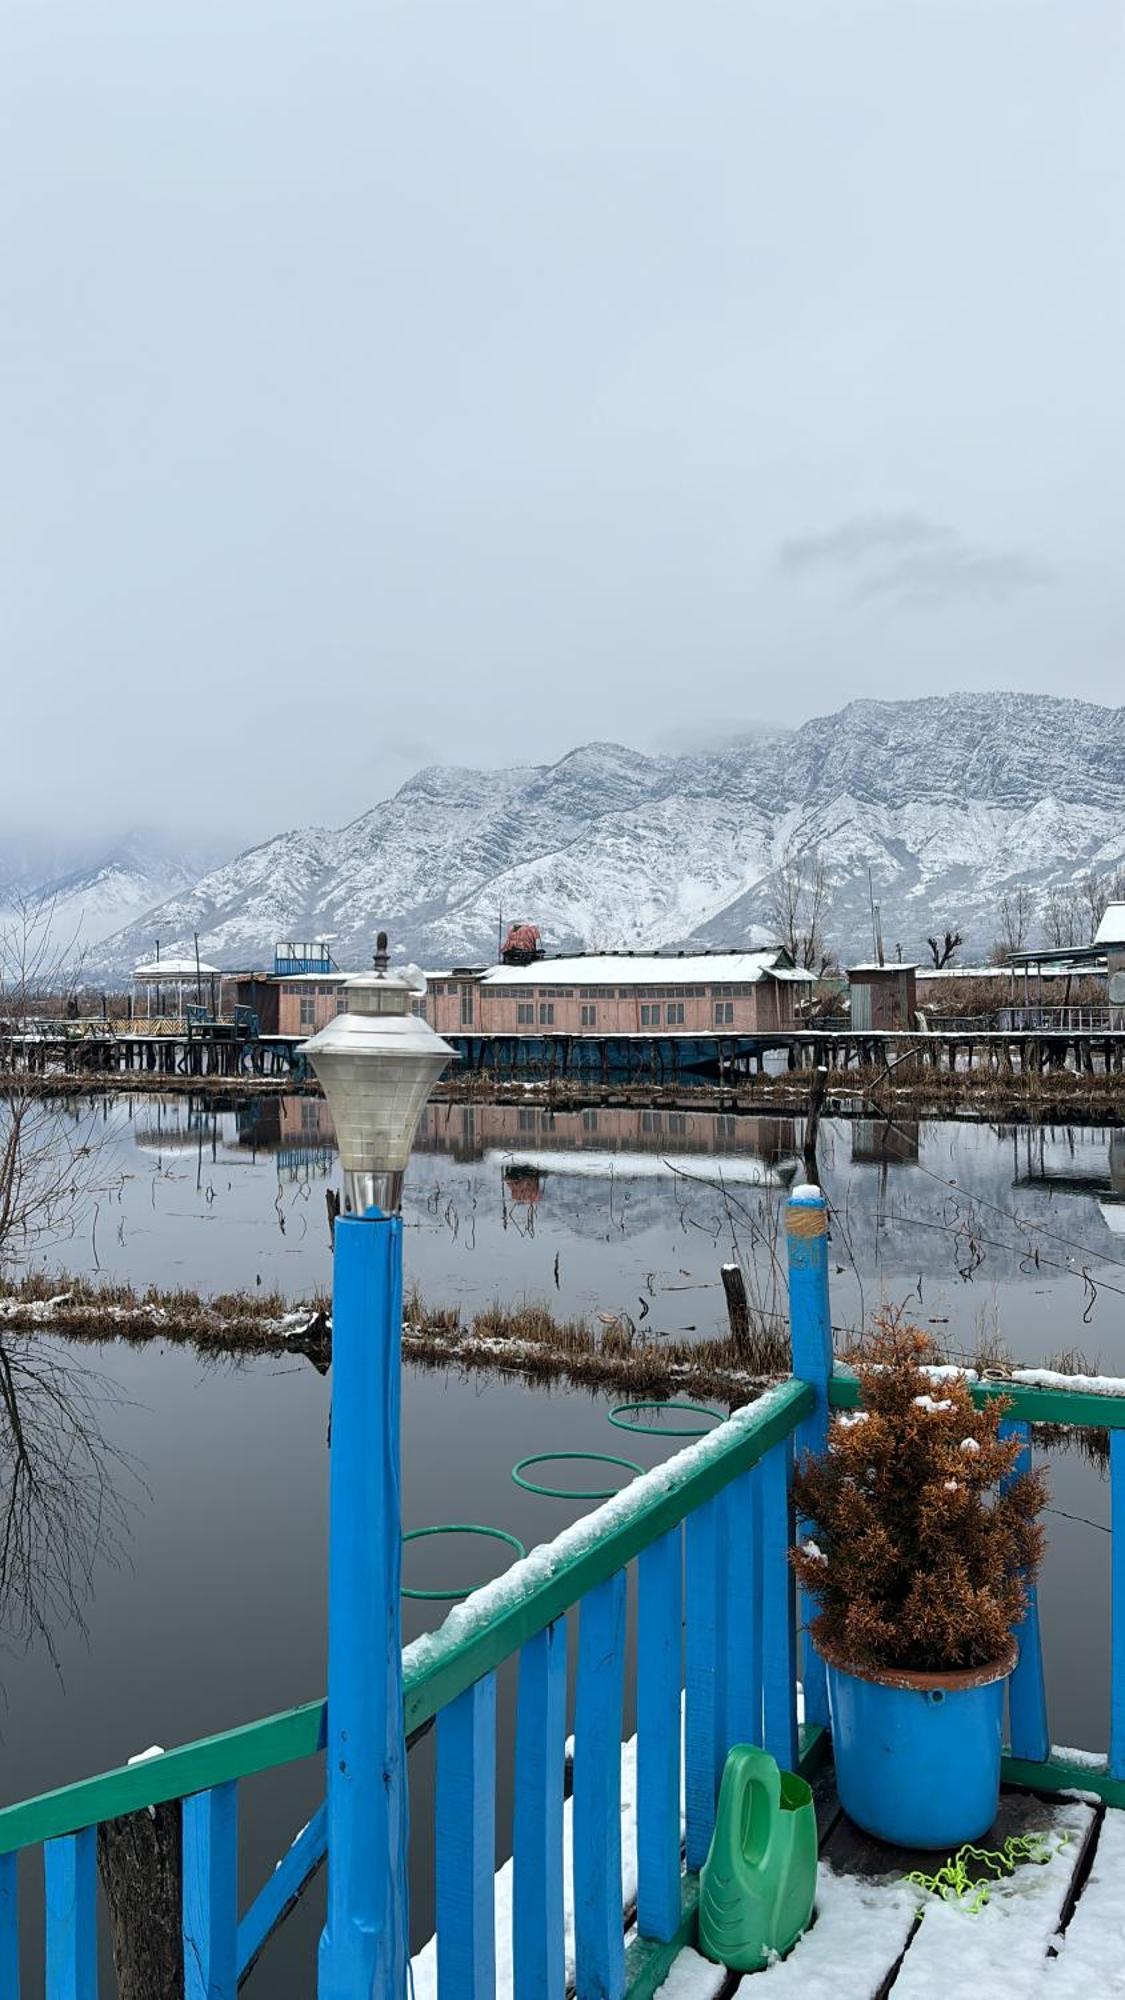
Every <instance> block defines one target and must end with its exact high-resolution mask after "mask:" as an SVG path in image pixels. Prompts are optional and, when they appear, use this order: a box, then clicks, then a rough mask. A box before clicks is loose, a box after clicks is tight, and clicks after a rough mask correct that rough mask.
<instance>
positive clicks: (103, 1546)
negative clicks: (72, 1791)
mask: <svg viewBox="0 0 1125 2000" xmlns="http://www.w3.org/2000/svg"><path fill="white" fill-rule="evenodd" d="M30 1310H31V1311H33V1310H34V1309H33V1308H32V1309H30ZM111 1400H113V1401H115V1400H117V1392H116V1391H115V1390H114V1386H113V1384H112V1383H110V1382H109V1381H108V1380H107V1379H106V1378H105V1377H103V1376H100V1375H98V1374H96V1373H95V1372H94V1371H93V1370H91V1369H89V1368H87V1367H86V1366H85V1365H84V1364H83V1363H82V1362H80V1361H77V1360H75V1359H74V1357H73V1356H72V1354H71V1353H70V1352H69V1350H68V1348H67V1345H66V1343H65V1342H63V1341H60V1340H52V1339H51V1338H49V1337H48V1336H45V1335H44V1334H42V1333H5V1334H4V1335H3V1338H0V1631H2V1633H3V1637H4V1640H5V1641H6V1643H7V1644H9V1645H21V1644H22V1645H29V1644H30V1643H31V1642H32V1641H33V1640H35V1639H39V1640H41V1641H42V1642H43V1644H44V1645H45V1647H46V1650H47V1652H48V1653H49V1655H50V1657H51V1658H52V1659H55V1657H56V1655H55V1633H56V1631H57V1630H58V1628H59V1627H60V1626H62V1625H65V1624H73V1623H75V1622H77V1623H78V1624H79V1625H80V1626H81V1625H83V1622H84V1621H83V1605H84V1603H85V1600H86V1598H87V1596H88V1594H89V1591H90V1587H91V1584H92V1581H93V1574H94V1568H95V1564H96V1563H98V1562H99V1561H111V1562H112V1561H116V1560H119V1559H120V1556H121V1554H122V1552H123V1549H124V1545H125V1540H126V1534H127V1528H128V1517H129V1500H128V1497H127V1496H126V1494H125V1493H124V1492H123V1486H124V1484H125V1481H124V1478H119V1475H126V1474H127V1475H128V1478H129V1480H131V1481H132V1482H134V1483H136V1482H137V1477H138V1475H137V1472H136V1469H135V1467H134V1466H133V1463H132V1461H131V1460H130V1459H129V1458H128V1456H127V1454H126V1453H125V1452H123V1451H121V1450H120V1449H119V1448H118V1447H117V1446H116V1445H113V1444H110V1443H109V1442H108V1441H107V1439H106V1437H105V1434H104V1432H103V1429H102V1422H101V1410H102V1406H103V1405H104V1404H106V1403H107V1402H109V1401H111Z"/></svg>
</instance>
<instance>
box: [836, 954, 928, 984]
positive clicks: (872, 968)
mask: <svg viewBox="0 0 1125 2000" xmlns="http://www.w3.org/2000/svg"><path fill="white" fill-rule="evenodd" d="M917 970H918V967H917V966H916V965H915V964H913V962H912V961H911V960H903V959H901V958H889V959H888V960H887V962H886V964H885V965H879V964H877V962H876V961H875V959H869V960H867V961H866V963H863V964H860V965H849V966H848V969H847V971H848V978H849V979H854V978H855V975H856V973H857V972H917Z"/></svg>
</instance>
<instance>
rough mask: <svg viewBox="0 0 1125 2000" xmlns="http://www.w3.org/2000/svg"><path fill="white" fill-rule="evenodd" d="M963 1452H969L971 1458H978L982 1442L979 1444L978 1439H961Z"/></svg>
mask: <svg viewBox="0 0 1125 2000" xmlns="http://www.w3.org/2000/svg"><path fill="white" fill-rule="evenodd" d="M961 1450H962V1451H964V1452H967V1453H968V1455H969V1457H970V1458H975V1457H976V1456H977V1453H978V1452H979V1450H980V1442H979V1439H977V1438H962V1439H961Z"/></svg>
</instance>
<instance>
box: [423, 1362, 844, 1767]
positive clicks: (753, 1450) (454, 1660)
mask: <svg viewBox="0 0 1125 2000" xmlns="http://www.w3.org/2000/svg"><path fill="white" fill-rule="evenodd" d="M814 1403H815V1396H814V1393H813V1391H812V1389H811V1388H810V1387H809V1386H808V1384H807V1383H804V1382H798V1381H795V1380H790V1381H789V1382H787V1383H785V1384H784V1385H783V1386H781V1387H780V1388H777V1389H774V1390H771V1391H770V1392H769V1393H768V1394H767V1396H765V1397H764V1398H763V1400H762V1409H761V1418H760V1421H758V1422H756V1423H755V1422H753V1420H752V1419H751V1421H750V1422H749V1423H747V1425H746V1427H745V1428H744V1429H743V1430H742V1431H741V1434H740V1435H739V1436H738V1437H736V1438H733V1439H732V1440H731V1442H730V1444H729V1445H728V1446H727V1448H726V1449H725V1450H724V1451H723V1452H722V1453H721V1454H716V1455H715V1456H714V1457H711V1458H709V1459H707V1460H706V1461H705V1463H704V1464H703V1465H701V1466H698V1467H697V1468H696V1469H691V1468H690V1467H685V1469H684V1470H683V1472H682V1473H680V1475H679V1476H678V1477H677V1476H676V1473H675V1470H674V1469H672V1471H671V1477H670V1479H669V1482H668V1484H667V1485H665V1486H663V1487H662V1488H661V1489H660V1490H659V1491H658V1492H657V1493H656V1494H654V1495H653V1496H652V1497H651V1498H649V1497H643V1498H642V1494H640V1493H638V1495H637V1500H638V1503H639V1504H638V1505H637V1506H636V1508H635V1509H634V1511H633V1512H631V1513H629V1512H623V1511H622V1509H621V1505H620V1502H614V1503H610V1505H611V1508H612V1515H611V1524H610V1525H609V1526H608V1527H605V1528H603V1527H602V1525H601V1523H602V1519H603V1517H604V1515H605V1514H606V1512H607V1511H608V1510H607V1509H605V1508H599V1509H598V1510H597V1512H595V1513H593V1514H590V1515H588V1516H587V1517H586V1521H585V1523H584V1524H583V1525H584V1527H586V1528H588V1530H589V1532H590V1537H591V1539H590V1541H589V1543H588V1545H587V1546H585V1547H584V1548H583V1550H582V1552H581V1553H580V1554H578V1555H576V1556H575V1557H574V1558H573V1559H572V1560H570V1561H564V1562H561V1563H560V1564H559V1567H558V1568H557V1569H556V1570H555V1571H554V1572H553V1573H552V1574H551V1575H549V1576H546V1577H540V1578H539V1579H538V1580H537V1581H535V1582H529V1584H528V1586H527V1588H526V1589H525V1590H522V1591H519V1592H518V1594H517V1595H515V1596H514V1597H513V1599H512V1601H511V1602H510V1603H506V1604H505V1606H504V1608H503V1609H502V1610H500V1611H498V1613H497V1615H496V1616H495V1618H493V1619H490V1621H489V1622H488V1624H487V1625H485V1626H483V1627H482V1628H481V1629H480V1630H479V1631H476V1632H473V1633H472V1634H471V1635H470V1636H468V1637H465V1638H461V1637H459V1636H458V1635H457V1632H456V1621H454V1630H453V1632H452V1634H449V1633H448V1630H447V1626H446V1627H439V1628H438V1630H437V1631H436V1632H435V1633H434V1634H432V1636H431V1639H430V1642H429V1645H428V1648H427V1655H426V1658H425V1660H424V1661H422V1662H421V1663H418V1664H415V1663H414V1662H412V1661H411V1658H410V1649H409V1648H408V1649H407V1659H406V1672H405V1688H404V1701H405V1714H406V1727H407V1731H408V1732H409V1731H410V1730H413V1729H417V1728H418V1727H419V1725H420V1724H421V1723H424V1722H428V1721H429V1719H430V1717H431V1716H433V1715H436V1714H437V1712H438V1710H439V1709H442V1708H445V1707H447V1706H448V1704H449V1703H450V1702H451V1701H454V1700H456V1698H457V1696H458V1695H459V1694H464V1692H465V1690H466V1689H467V1688H470V1687H472V1685H473V1683H474V1682H475V1681H478V1680H480V1679H482V1678H483V1676H484V1675H485V1674H487V1673H491V1672H492V1671H493V1669H494V1668H496V1667H498V1666H499V1665H500V1664H501V1662H502V1661H504V1660H506V1659H508V1658H509V1657H510V1655H511V1654H512V1653H515V1652H517V1651H518V1650H519V1648H520V1646H522V1645H523V1644H524V1642H525V1640H527V1639H531V1638H534V1636H535V1634H536V1633H537V1632H542V1631H543V1630H544V1629H545V1628H546V1627H547V1626H548V1625H550V1624H553V1622H554V1620H555V1619H556V1618H559V1617H561V1616H562V1614H563V1612H564V1611H569V1610H570V1608H571V1606H572V1605H575V1604H577V1603H578V1601H579V1599H580V1598H582V1597H584V1596H585V1595H586V1593H587V1592H588V1591H590V1590H593V1589H594V1588H595V1587H596V1586H597V1585H598V1584H599V1583H605V1582H607V1581H608V1580H609V1578H610V1577H612V1576H616V1575H617V1573H618V1571H619V1570H622V1569H624V1568H625V1565H626V1564H627V1563H629V1562H631V1561H632V1560H633V1558H634V1556H637V1555H639V1554H640V1552H641V1550H642V1549H644V1548H647V1547H648V1546H649V1544H650V1543H652V1542H655V1541H658V1540H659V1539H660V1537H661V1536H662V1535H665V1534H667V1533H668V1532H669V1530H670V1529H672V1528H675V1527H678V1526H679V1524H680V1522H681V1521H684V1520H686V1519H687V1517H688V1515H689V1514H692V1513H694V1511H695V1509H696V1508H697V1507H701V1506H702V1505H703V1504H704V1502H705V1501H707V1500H712V1499H714V1497H715V1495H716V1494H717V1493H721V1492H722V1491H723V1489H724V1488H725V1487H727V1486H729V1485H730V1484H731V1482H732V1480H735V1479H737V1478H738V1477H739V1476H740V1474H741V1473H744V1472H749V1471H750V1469H751V1467H752V1466H755V1465H757V1464H758V1463H759V1461H760V1460H761V1459H763V1458H764V1457H765V1455H766V1453H767V1452H768V1451H770V1450H771V1449H772V1447H773V1446H774V1445H775V1444H778V1443H780V1441H781V1440H782V1439H783V1438H786V1437H789V1436H790V1435H791V1434H792V1432H793V1431H794V1430H795V1429H796V1427H797V1425H798V1424H799V1423H800V1422H801V1419H802V1418H803V1417H807V1416H808V1415H809V1413H810V1412H811V1410H812V1409H813V1407H814ZM743 1414H744V1415H745V1414H748V1413H746V1412H744V1413H743ZM681 1456H682V1457H683V1458H685V1459H690V1458H691V1453H690V1452H685V1453H682V1454H681ZM674 1467H675V1461H672V1468H674ZM629 1497H630V1496H629V1490H628V1488H626V1489H625V1495H624V1500H625V1507H626V1508H627V1507H628V1500H629ZM519 1568H520V1565H519V1564H517V1565H516V1566H515V1570H514V1571H513V1572H509V1575H510V1576H512V1577H513V1580H514V1579H515V1578H516V1577H518V1572H519ZM505 1581H507V1579H505Z"/></svg>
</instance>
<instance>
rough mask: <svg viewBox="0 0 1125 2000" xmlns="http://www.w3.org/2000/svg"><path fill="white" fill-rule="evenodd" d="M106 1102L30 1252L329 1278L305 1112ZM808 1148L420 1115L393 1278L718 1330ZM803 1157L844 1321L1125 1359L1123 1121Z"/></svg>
mask: <svg viewBox="0 0 1125 2000" xmlns="http://www.w3.org/2000/svg"><path fill="white" fill-rule="evenodd" d="M98 1109H99V1117H100V1119H101V1120H102V1129H103V1137H102V1142H101V1143H102V1148H103V1153H104V1154H106V1155H108V1156H109V1158H110V1161H111V1165H112V1173H113V1177H114V1180H113V1189H112V1193H111V1194H110V1195H109V1196H108V1197H107V1199H106V1201H105V1202H104V1203H103V1205H102V1211H101V1215H100V1228H99V1230H98V1233H97V1236H96V1238H95V1239H90V1240H88V1239H85V1238H83V1237H81V1236H78V1237H76V1238H75V1239H74V1240H73V1241H69V1242H65V1243H63V1244H61V1245H58V1246H48V1247H42V1246H41V1247H40V1249H39V1251H38V1253H37V1257H36V1259H35V1261H37V1262H38V1263H39V1264H40V1266H42V1267H46V1268H58V1267H59V1266H60V1265H61V1266H64V1267H66V1268H72V1269H76V1270H86V1269H92V1268H97V1269H100V1270H101V1271H102V1272H103V1273H104V1274H105V1275H107V1276H109V1275H112V1276H121V1277H126V1278H129V1279H131V1280H132V1281H134V1282H142V1283H149V1282H152V1283H157V1284H162V1285H169V1284H177V1283H183V1284H188V1285H192V1286H198V1287H200V1288H202V1289H227V1288H230V1287H234V1286H239V1285H250V1286H254V1285H255V1284H257V1283H260V1284H262V1285H264V1286H269V1287H278V1288H280V1289H281V1290H283V1291H285V1292H287V1293H289V1294H291V1295H294V1296H302V1295H307V1294H308V1293H309V1292H311V1291H313V1290H315V1289H319V1288H320V1287H323V1286H324V1285H325V1284H326V1283H327V1282H328V1279H329V1275H330V1253H329V1243H328V1231H327V1224H326V1214H325V1204H324V1194H325V1190H326V1188H327V1187H328V1186H329V1184H330V1182H331V1178H332V1175H333V1173H334V1169H335V1153H334V1149H333V1146H332V1142H331V1128H330V1125H329V1121H328V1114H327V1109H326V1107H325V1105H324V1103H323V1101H322V1100H321V1099H320V1098H318V1097H297V1096H290V1097H281V1098H277V1097H246V1096H241V1097H240V1096H239V1095H238V1094H237V1093H236V1092H232V1093H231V1094H230V1095H229V1096H227V1097H222V1098H212V1097H208V1098H192V1097H190V1096H177V1097H170V1098H164V1099H162V1098H158V1097H151V1096H144V1097H140V1096H138V1097H137V1098H136V1099H133V1100H130V1099H128V1098H114V1099H111V1100H105V1101H104V1102H100V1103H99V1107H98ZM801 1139H802V1126H801V1121H800V1120H799V1119H794V1118H792V1117H771V1116H769V1115H767V1114H762V1113H754V1114H744V1113H736V1112H729V1111H717V1110H711V1109H707V1108H704V1107H695V1108H690V1109H684V1110H669V1109H666V1108H664V1107H655V1106H654V1107H643V1106H636V1105H632V1106H624V1107H622V1106H609V1105H596V1106H589V1107H586V1108H583V1109H569V1108H568V1109H560V1110H555V1109H552V1108H551V1107H549V1106H545V1105H542V1104H538V1103H534V1104H522V1103H519V1102H504V1103H489V1102H474V1103H471V1104H459V1103H458V1104H453V1103H440V1104H436V1105H432V1106H430V1108H429V1109H428V1111H427V1113H426V1115H425V1117H424V1120H423V1123H422V1127H421V1130H420V1133H419V1141H418V1148H417V1151H416V1153H415V1156H414V1159H413V1162H412V1165H411V1169H410V1173H409V1175H408V1179H407V1186H406V1195H405V1218H406V1224H407V1229H408V1243H407V1259H408V1265H409V1271H410V1277H411V1279H412V1280H413V1281H415V1282H417V1283H418V1284H419V1285H420V1287H421V1289H422V1291H423V1293H424V1294H425V1295H426V1296H427V1297H428V1298H430V1299H432V1300H433V1301H434V1303H436V1304H440V1305H457V1306H459V1307H460V1308H461V1309H462V1311H464V1312H471V1311H473V1310H474V1309H477V1308H478V1307H480V1306H483V1305H486V1304H489V1303H491V1301H492V1300H493V1299H494V1298H497V1297H501V1298H503V1299H504V1300H505V1302H509V1303H518V1302H519V1301H521V1300H522V1299H525V1298H530V1299H543V1298H549V1299H550V1300H551V1301H552V1303H553V1304H554V1305H555V1306H556V1308H557V1309H558V1310H559V1311H562V1312H565V1313H572V1312H585V1313H589V1314H596V1313H608V1314H610V1315H615V1314H620V1313H622V1312H633V1313H634V1314H635V1312H636V1308H637V1301H638V1298H639V1297H641V1296H643V1297H644V1298H645V1299H646V1300H647V1301H648V1302H649V1303H650V1305H652V1307H653V1310H652V1313H651V1316H650V1317H649V1318H648V1319H647V1321H646V1324H647V1326H648V1328H649V1330H650V1331H651V1332H652V1334H653V1335H654V1336H656V1337H659V1335H660V1334H662V1333H672V1332H675V1333H677V1334H683V1333H691V1332H692V1331H696V1330H697V1331H699V1332H701V1333H714V1332H718V1331H719V1330H721V1328H722V1326H723V1323H724V1303H723V1297H722V1289H721V1285H720V1283H719V1268H718V1267H719V1265H720V1263H722V1262H724V1261H729V1260H731V1259H736V1260H739V1261H741V1262H742V1263H743V1265H744V1267H745V1268H746V1270H747V1274H748V1277H749V1276H751V1275H752V1274H754V1275H755V1276H756V1279H757V1295H758V1296H759V1297H761V1298H765V1297H766V1296H767V1294H770V1295H772V1294H773V1293H774V1292H775V1291H776V1286H777V1276H778V1271H777V1260H778V1222H779V1216H780V1211H781V1207H782V1204H783V1201H784V1195H785V1190H786V1188H787V1187H788V1186H789V1185H791V1184H792V1182H793V1180H794V1178H795V1177H797V1176H798V1175H799V1173H800V1171H801V1167H800V1149H801ZM820 1162H821V1171H822V1176H823V1179H824V1182H825V1186H826V1189H827V1192H828V1195H829V1198H830V1201H831V1203H832V1206H833V1253H834V1273H835V1275H834V1291H833V1304H834V1310H835V1313H836V1316H837V1320H838V1322H839V1323H840V1324H842V1325H844V1326H850V1325H854V1324H855V1323H856V1322H857V1321H858V1320H859V1319H860V1318H861V1317H862V1316H863V1315H865V1314H866V1313H868V1312H869V1311H870V1310H871V1308H872V1306H874V1305H877V1304H879V1303H893V1304H905V1305H907V1306H908V1308H909V1309H910V1310H911V1311H912V1312H914V1313H915V1314H916V1315H917V1316H918V1317H919V1318H920V1319H921V1320H922V1321H923V1323H924V1324H928V1325H930V1326H931V1327H932V1328H940V1327H948V1328H949V1334H948V1339H949V1343H950V1346H951V1348H952V1347H955V1346H956V1345H957V1344H958V1343H961V1344H964V1343H966V1342H970V1343H971V1341H972V1340H973V1339H975V1338H976V1335H977V1332H978V1323H979V1321H980V1319H981V1317H982V1315H987V1316H988V1317H989V1318H990V1319H991V1320H992V1321H993V1322H996V1323H998V1324H999V1329H1000V1331H1001V1333H1002V1335H1003V1336H1004V1338H1005V1339H1006V1340H1007V1341H1008V1343H1009V1345H1010V1346H1011V1347H1012V1348H1013V1350H1014V1351H1015V1352H1016V1353H1017V1354H1018V1355H1019V1356H1020V1358H1023V1359H1032V1358H1034V1359H1040V1358H1043V1357H1044V1356H1045V1355H1048V1354H1050V1353H1053V1352H1056V1351H1058V1350H1059V1349H1060V1348H1062V1347H1064V1346H1066V1345H1070V1344H1073V1343H1075V1342H1076V1341H1078V1340H1080V1339H1082V1338H1083V1337H1084V1336H1085V1335H1088V1333H1089V1329H1090V1328H1091V1327H1093V1328H1094V1329H1095V1336H1094V1337H1093V1338H1092V1339H1091V1340H1090V1341H1089V1344H1090V1345H1092V1346H1094V1347H1095V1348H1096V1349H1097V1350H1098V1351H1099V1352H1100V1354H1101V1358H1102V1359H1103V1361H1104V1362H1105V1363H1106V1365H1110V1364H1114V1365H1116V1364H1117V1363H1120V1364H1121V1365H1122V1366H1125V1324H1123V1322H1122V1317H1121V1314H1120V1311H1119V1310H1117V1307H1118V1303H1119V1301H1120V1300H1121V1299H1122V1298H1125V1250H1123V1249H1122V1246H1121V1242H1120V1237H1121V1234H1122V1231H1123V1229H1125V1135H1123V1134H1122V1133H1121V1132H1120V1130H1116V1129H1114V1128H1109V1127H1090V1128H1082V1127H1034V1126H985V1125H980V1124H969V1123H966V1124H958V1123H956V1122H954V1121H948V1120H946V1121H918V1120H916V1119H913V1120H911V1119H897V1118H896V1119H893V1120H885V1119H876V1118H864V1119H857V1120H853V1121H847V1120H843V1119H839V1118H837V1119H830V1120H827V1121H825V1123H824V1124H823V1125H822V1127H821V1143H820ZM107 1221H108V1222H109V1223H110V1224H111V1225H112V1226H111V1227H107ZM780 1305H782V1306H783V1300H782V1301H781V1302H780ZM1091 1306H1092V1311H1091ZM1111 1308H1112V1309H1111ZM779 1309H780V1306H779Z"/></svg>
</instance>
